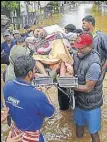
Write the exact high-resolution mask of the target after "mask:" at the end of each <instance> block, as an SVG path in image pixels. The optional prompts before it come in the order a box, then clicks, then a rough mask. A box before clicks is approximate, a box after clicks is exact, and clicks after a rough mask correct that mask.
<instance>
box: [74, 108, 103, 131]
mask: <svg viewBox="0 0 107 142" xmlns="http://www.w3.org/2000/svg"><path fill="white" fill-rule="evenodd" d="M74 121H75V123H76V124H78V125H79V126H84V125H85V124H87V125H88V130H89V132H90V134H95V133H96V132H98V131H100V130H101V108H96V109H93V110H83V109H80V108H78V107H76V108H75V110H74Z"/></svg>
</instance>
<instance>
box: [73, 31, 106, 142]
mask: <svg viewBox="0 0 107 142" xmlns="http://www.w3.org/2000/svg"><path fill="white" fill-rule="evenodd" d="M92 42H93V38H92V36H91V35H89V34H86V33H84V34H81V35H80V36H79V38H78V40H77V41H76V42H75V43H74V45H73V47H75V48H78V52H77V53H75V54H74V72H75V75H77V76H78V83H79V86H78V87H75V88H74V92H75V100H76V108H75V110H74V121H75V123H76V135H77V137H78V138H81V137H82V136H83V133H84V125H85V124H87V125H88V130H89V133H90V135H91V138H92V142H100V138H99V134H98V132H99V131H100V129H101V106H102V104H103V98H102V81H103V77H102V74H101V73H102V69H101V61H100V56H99V53H98V52H97V51H95V50H94V49H92Z"/></svg>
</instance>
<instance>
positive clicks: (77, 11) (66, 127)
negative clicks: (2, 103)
mask: <svg viewBox="0 0 107 142" xmlns="http://www.w3.org/2000/svg"><path fill="white" fill-rule="evenodd" d="M91 7H92V4H81V5H79V6H78V7H77V8H74V9H72V10H71V11H70V12H65V13H64V15H62V16H61V17H60V18H59V25H61V26H62V27H64V26H66V25H67V24H70V23H71V24H74V25H76V27H77V28H81V25H82V22H81V21H82V18H83V17H84V16H86V15H89V14H92V15H93V16H94V17H95V19H96V29H99V30H101V31H103V32H104V33H107V13H101V12H99V11H91ZM47 94H48V95H49V96H50V97H51V100H52V101H53V104H54V105H55V108H56V114H55V117H54V118H53V119H50V120H49V119H46V122H45V123H44V126H43V129H42V133H43V135H44V137H45V139H46V141H48V142H90V141H91V138H90V135H89V133H88V129H87V126H85V133H84V137H83V138H82V139H78V138H76V135H75V124H74V121H73V110H72V109H69V110H67V111H60V110H59V106H58V98H57V89H56V88H55V87H53V88H50V89H49V90H48V91H47ZM103 97H104V104H103V106H102V130H101V132H100V137H101V142H107V74H106V78H105V80H104V86H103Z"/></svg>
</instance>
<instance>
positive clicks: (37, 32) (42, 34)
mask: <svg viewBox="0 0 107 142" xmlns="http://www.w3.org/2000/svg"><path fill="white" fill-rule="evenodd" d="M46 36H47V32H46V31H45V30H44V29H43V28H41V27H39V28H36V29H35V30H34V37H36V38H41V39H45V37H46Z"/></svg>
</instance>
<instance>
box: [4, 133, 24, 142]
mask: <svg viewBox="0 0 107 142" xmlns="http://www.w3.org/2000/svg"><path fill="white" fill-rule="evenodd" d="M11 135H12V132H11V131H10V132H9V135H8V137H7V139H6V142H20V141H21V140H22V134H19V135H17V136H15V137H13V138H12V137H11Z"/></svg>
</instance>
